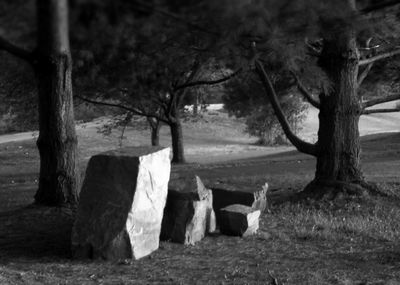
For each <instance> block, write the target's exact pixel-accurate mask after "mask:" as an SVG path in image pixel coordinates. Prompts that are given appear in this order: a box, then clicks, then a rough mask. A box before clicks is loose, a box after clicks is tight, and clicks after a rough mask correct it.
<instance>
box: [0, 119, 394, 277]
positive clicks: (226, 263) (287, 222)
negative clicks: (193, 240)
mask: <svg viewBox="0 0 400 285" xmlns="http://www.w3.org/2000/svg"><path fill="white" fill-rule="evenodd" d="M141 124H142V123H140V122H137V124H135V126H136V128H129V129H128V130H127V132H126V134H125V135H126V137H127V138H126V139H125V140H123V141H122V143H123V145H138V144H143V143H148V142H149V138H148V133H149V131H148V130H146V129H144V127H143V128H139V130H138V129H137V126H138V125H141ZM95 126H98V125H96V124H95V123H92V124H87V125H86V127H84V126H82V125H81V126H80V128H79V130H78V135H79V147H80V157H81V167H82V170H84V168H85V165H86V163H87V160H88V158H89V157H90V156H91V155H92V154H94V153H97V152H100V151H104V150H106V149H110V148H116V147H118V144H119V138H118V137H119V136H118V133H114V134H113V135H111V136H108V137H103V136H102V135H101V134H98V133H97V132H96V128H95ZM243 128H244V126H243V124H242V122H240V121H238V120H232V119H230V118H227V116H226V114H223V113H220V112H211V113H210V114H208V115H207V116H205V118H204V119H203V120H199V121H192V120H189V121H187V122H186V123H185V128H184V132H185V134H184V137H185V142H186V146H187V149H186V150H187V158H188V160H189V162H190V163H189V164H187V165H183V166H174V167H173V171H172V174H171V179H176V178H177V177H179V176H182V175H192V174H197V175H199V176H200V177H201V178H202V179H203V180H204V181H205V182H206V184H210V183H216V182H218V181H229V182H231V183H247V184H249V185H252V186H254V187H261V185H263V184H264V183H265V182H268V183H269V185H270V192H269V195H268V198H269V201H270V202H271V207H270V211H269V212H266V213H264V214H263V215H262V217H261V225H260V230H259V232H258V234H256V235H254V236H251V237H247V238H237V237H227V236H222V235H219V234H218V233H217V234H215V235H212V236H209V237H207V238H205V239H204V240H203V241H201V242H199V243H198V244H197V245H195V246H182V245H179V244H173V243H168V242H162V243H161V244H160V249H159V250H158V251H156V252H154V253H153V254H152V255H150V256H149V257H146V258H143V259H142V260H139V261H134V262H129V261H120V262H116V263H110V262H101V261H96V262H77V261H73V260H71V259H70V250H69V242H70V229H71V225H72V215H71V212H70V211H69V210H67V209H62V208H57V209H52V208H43V207H36V206H32V205H31V203H32V197H33V194H34V192H35V188H36V184H37V181H36V179H37V173H38V154H37V151H36V148H35V144H34V140H33V139H29V140H25V141H18V142H10V143H3V144H0V160H1V168H0V185H1V186H0V253H1V255H0V284H190V283H193V284H266V280H271V275H272V276H274V277H275V278H276V279H277V280H279V281H280V282H283V283H284V284H400V218H399V217H400V172H399V169H400V133H385V134H373V135H368V136H364V137H363V156H362V163H363V171H364V173H365V175H366V178H367V180H369V181H373V182H376V183H378V185H379V186H380V188H381V191H382V193H384V194H385V195H382V196H380V197H370V198H366V199H362V200H360V199H350V198H341V199H337V200H335V201H326V202H314V201H302V202H296V201H290V200H289V199H288V198H290V197H291V194H293V193H295V192H297V191H299V190H301V189H302V188H303V187H304V186H305V185H306V184H307V183H308V182H309V181H310V180H311V179H312V178H313V172H314V167H315V161H314V159H313V158H312V157H309V156H306V155H303V154H300V153H298V152H296V151H294V150H293V148H291V147H288V146H283V147H272V148H271V147H261V146H256V145H254V144H253V143H254V141H255V138H251V137H248V136H246V135H245V134H243ZM167 134H168V129H167V128H166V127H164V128H163V129H162V139H161V143H162V144H168V143H169V141H168V138H167V137H168V136H167ZM303 135H304V134H303ZM305 135H307V134H306V132H305ZM82 172H83V171H82Z"/></svg>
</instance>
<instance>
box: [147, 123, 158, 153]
mask: <svg viewBox="0 0 400 285" xmlns="http://www.w3.org/2000/svg"><path fill="white" fill-rule="evenodd" d="M147 121H148V122H149V126H150V130H151V145H152V146H159V145H160V128H161V125H160V121H158V120H157V119H154V118H147Z"/></svg>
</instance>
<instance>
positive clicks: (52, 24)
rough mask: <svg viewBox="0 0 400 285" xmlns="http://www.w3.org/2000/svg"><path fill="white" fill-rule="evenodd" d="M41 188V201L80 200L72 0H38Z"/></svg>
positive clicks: (37, 66) (56, 203)
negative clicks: (70, 25) (70, 26)
mask: <svg viewBox="0 0 400 285" xmlns="http://www.w3.org/2000/svg"><path fill="white" fill-rule="evenodd" d="M37 18H38V47H37V52H36V53H37V54H36V56H37V62H36V64H35V74H36V77H37V82H38V93H39V138H38V141H37V146H38V148H39V153H40V177H39V189H38V191H37V193H36V195H35V201H36V203H39V204H46V205H63V204H76V203H77V202H78V189H79V186H80V179H79V168H78V163H77V137H76V132H75V122H74V112H73V102H72V81H71V70H72V62H71V55H70V47H69V38H68V3H67V0H40V1H39V0H38V1H37Z"/></svg>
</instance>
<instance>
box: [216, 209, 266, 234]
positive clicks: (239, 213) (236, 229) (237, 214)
mask: <svg viewBox="0 0 400 285" xmlns="http://www.w3.org/2000/svg"><path fill="white" fill-rule="evenodd" d="M260 214H261V211H260V210H255V209H253V208H251V207H248V206H244V205H240V204H234V205H230V206H228V207H225V208H222V209H221V210H220V220H219V229H220V232H221V233H222V234H225V235H232V236H249V235H252V234H255V233H256V232H257V230H258V227H259V218H260Z"/></svg>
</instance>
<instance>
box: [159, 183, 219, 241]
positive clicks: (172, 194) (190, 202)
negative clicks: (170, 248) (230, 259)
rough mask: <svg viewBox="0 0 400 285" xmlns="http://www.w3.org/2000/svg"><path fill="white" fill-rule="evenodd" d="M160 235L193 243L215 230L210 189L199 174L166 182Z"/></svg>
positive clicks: (162, 237) (165, 238)
mask: <svg viewBox="0 0 400 285" xmlns="http://www.w3.org/2000/svg"><path fill="white" fill-rule="evenodd" d="M169 188H170V189H169V190H168V198H167V205H166V207H165V210H164V218H163V222H162V230H161V239H162V240H170V241H173V242H177V243H183V244H187V245H188V244H190V245H193V244H195V243H196V242H198V241H200V240H201V239H203V238H204V236H205V235H206V234H207V233H210V232H213V231H215V228H216V219H215V213H214V210H213V208H212V192H211V190H209V189H207V188H206V187H205V186H204V184H203V183H202V181H201V179H200V178H199V177H198V176H195V177H193V178H189V179H181V180H179V181H174V182H173V183H171V185H170V186H169Z"/></svg>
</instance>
